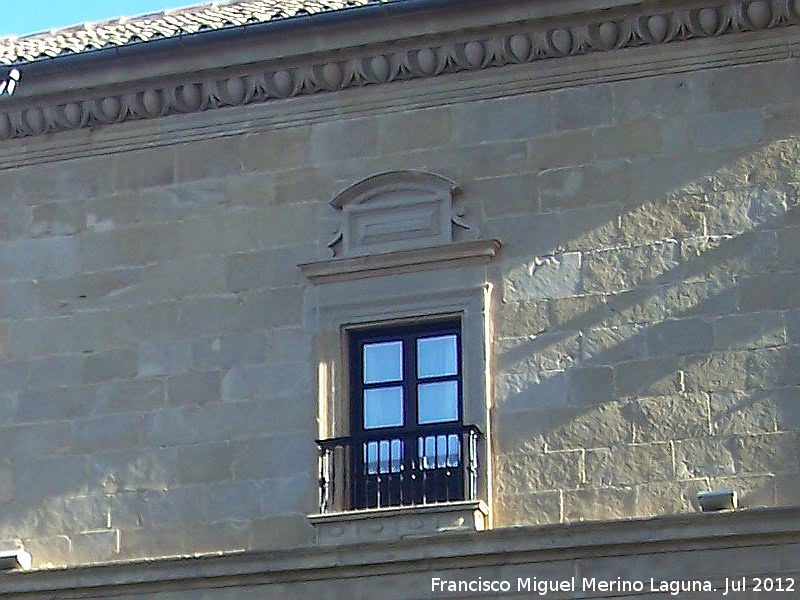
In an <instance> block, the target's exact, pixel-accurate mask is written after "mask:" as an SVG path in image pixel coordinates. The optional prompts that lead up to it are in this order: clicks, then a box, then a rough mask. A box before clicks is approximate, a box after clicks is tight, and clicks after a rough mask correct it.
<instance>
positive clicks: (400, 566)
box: [0, 507, 800, 599]
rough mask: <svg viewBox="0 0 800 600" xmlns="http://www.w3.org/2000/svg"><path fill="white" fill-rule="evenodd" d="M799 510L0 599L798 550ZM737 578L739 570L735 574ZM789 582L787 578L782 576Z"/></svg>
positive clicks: (371, 547)
mask: <svg viewBox="0 0 800 600" xmlns="http://www.w3.org/2000/svg"><path fill="white" fill-rule="evenodd" d="M799 524H800V508H798V507H783V508H761V509H750V510H739V511H732V512H727V511H726V512H722V513H694V514H681V515H670V516H664V517H654V518H650V519H631V520H624V521H589V522H585V523H584V522H581V523H565V524H558V525H549V526H544V527H515V528H511V529H495V530H491V531H482V532H468V533H454V534H446V533H443V534H438V535H431V536H421V537H416V538H413V537H412V538H404V539H403V540H400V541H381V542H372V543H358V544H350V545H340V546H332V547H312V548H301V549H296V550H285V551H268V552H265V551H249V552H240V553H236V554H228V555H222V556H220V555H214V556H205V557H178V558H167V559H157V560H147V561H131V562H119V563H109V564H104V565H88V566H82V567H73V568H67V569H53V570H42V571H29V572H19V573H7V574H4V576H3V577H2V578H0V598H15V599H18V598H31V599H33V598H37V599H38V598H42V599H44V598H48V599H52V598H61V599H66V598H98V597H103V598H110V597H116V596H121V595H124V594H154V593H157V592H160V591H166V590H170V591H177V590H189V589H194V590H197V589H204V588H206V589H208V588H223V587H225V588H227V587H234V586H241V587H246V586H250V585H268V584H275V583H283V584H288V583H293V582H304V581H305V582H308V581H325V580H327V581H335V580H342V579H345V578H355V577H365V576H375V575H391V574H400V573H402V574H405V575H408V574H410V573H416V572H425V573H431V572H437V571H440V572H441V571H446V570H448V569H470V568H486V567H495V566H496V567H502V566H509V565H520V564H531V565H535V564H542V563H546V562H548V561H554V560H564V559H568V560H572V561H591V560H592V559H594V558H602V557H608V556H614V557H631V558H633V557H636V556H641V555H653V554H660V555H662V556H663V558H664V560H665V561H667V562H668V561H669V554H668V553H671V552H678V553H683V552H686V551H693V550H700V551H702V550H715V551H718V550H720V549H725V548H733V549H735V548H743V547H756V548H758V547H762V548H764V549H765V551H768V549H769V548H770V547H772V546H776V545H790V544H791V545H794V544H797V543H800V525H799ZM737 572H738V571H737ZM785 574H787V575H788V574H789V573H785Z"/></svg>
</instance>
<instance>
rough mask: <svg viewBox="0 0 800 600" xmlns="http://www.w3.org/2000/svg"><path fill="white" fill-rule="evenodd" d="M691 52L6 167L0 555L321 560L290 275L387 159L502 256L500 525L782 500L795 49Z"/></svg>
mask: <svg viewBox="0 0 800 600" xmlns="http://www.w3.org/2000/svg"><path fill="white" fill-rule="evenodd" d="M620 52H623V51H620ZM624 52H636V50H626V51H624ZM663 52H666V53H667V54H666V58H664V60H665V61H667V62H668V60H669V59H670V56H671V55H669V52H668V51H666V50H665V51H663ZM637 56H642V55H637ZM675 56H677V54H676V55H675ZM662 58H663V57H662ZM564 60H565V61H567V62H568V61H579V62H577V63H575V62H570V64H571V65H573V66H574V65H576V64H577V65H579V66H580V67H581V68H582V69H584V70H586V71H587V72H588V71H597V72H601V71H602V70H603V69H604V68H610V67H611V66H612V65H613V63H614V61H615V60H617V58H616V53H614V52H612V53H609V54H608V55H595V56H593V57H591V56H590V57H576V58H570V59H564ZM745 62H747V61H745ZM712 67H713V65H705V64H703V63H700V64H697V65H690V66H687V67H684V68H683V69H682V71H683V72H678V73H668V74H653V73H643V72H637V73H636V74H635V75H630V76H624V77H623V76H615V77H612V78H610V79H609V80H608V81H603V82H594V83H593V82H588V81H587V82H580V81H579V82H572V83H565V81H560V82H558V83H557V84H553V85H552V86H551V88H552V89H549V90H548V89H543V90H539V91H530V90H525V89H523V88H522V87H517V88H511V89H510V90H509V91H508V92H503V93H502V94H501V93H498V92H489V93H485V92H484V93H483V95H482V97H476V95H475V94H474V93H473V88H474V89H477V88H478V87H479V86H481V85H484V81H485V80H484V77H485V75H484V74H482V73H480V72H479V73H470V74H466V75H459V76H457V77H459V78H460V79H459V80H458V81H460V85H462V88H460V90H461V91H458V90H456V91H453V88H448V87H447V86H448V85H450V83H448V82H451V80H450V79H449V78H448V77H447V76H443V77H441V78H439V79H437V80H434V81H421V82H400V83H397V84H392V85H388V86H385V88H387V89H388V91H387V90H386V89H384V86H374V87H367V88H364V89H361V90H350V91H347V92H341V95H342V97H343V98H345V99H342V100H337V101H332V100H330V97H331V96H335V94H333V95H328V96H326V95H324V94H320V95H318V96H315V97H313V98H306V99H299V100H298V99H294V100H291V101H287V105H286V106H287V107H295V109H296V110H299V111H301V112H303V114H305V115H306V119H305V121H304V122H301V123H294V124H293V123H289V122H284V123H282V124H281V126H280V127H272V126H270V125H269V118H270V117H271V116H272V115H273V114H274V113H273V112H272V111H281V110H283V108H282V106H281V105H280V102H276V103H273V104H271V105H268V106H267V105H265V106H261V107H255V108H253V107H251V108H247V109H246V108H235V109H230V110H231V111H234V112H235V111H245V110H248V111H251V112H250V113H248V114H251V115H256V116H257V117H258V118H260V119H261V120H260V121H259V120H258V119H257V118H256V117H253V122H254V123H255V124H254V125H253V127H252V130H250V131H247V132H245V133H242V132H237V133H231V134H230V135H216V136H215V137H209V138H208V139H196V140H195V141H187V142H183V143H164V144H163V145H160V146H158V147H153V148H145V149H137V150H125V149H123V148H119V147H118V148H117V149H116V150H114V151H113V152H110V151H108V150H107V149H106V148H107V147H106V146H104V150H103V152H97V153H96V155H94V156H90V157H86V158H70V156H69V155H66V156H63V155H62V156H55V155H52V156H51V157H50V158H49V159H48V161H47V162H46V163H45V164H39V165H34V166H16V167H9V168H6V169H4V170H3V171H0V189H2V190H4V195H3V198H2V200H0V449H1V450H2V456H3V459H2V462H0V541H2V543H3V544H5V545H7V546H13V545H14V544H16V543H19V542H24V544H25V547H26V549H28V550H29V551H30V552H31V553H32V554H33V556H34V560H35V561H36V564H38V565H39V566H44V565H47V564H48V563H52V564H73V565H74V564H78V563H86V562H96V561H108V560H115V559H130V558H143V557H155V556H166V555H175V554H192V553H202V552H215V551H235V550H243V549H253V548H257V549H282V548H289V547H307V546H310V545H311V544H313V539H314V531H313V529H312V528H311V526H310V525H309V524H308V521H307V519H306V515H307V514H309V513H313V512H315V511H316V507H317V451H316V448H315V445H314V439H315V438H316V437H318V434H319V428H318V424H317V415H318V407H317V406H316V399H317V397H318V389H317V388H318V381H317V373H318V372H317V365H316V364H315V363H316V359H317V343H318V339H317V335H316V332H315V331H314V330H313V328H312V327H310V326H309V321H308V320H307V319H305V318H304V303H305V302H307V296H306V294H307V293H308V290H309V289H311V288H312V284H311V283H310V282H309V281H307V280H306V279H305V278H304V277H303V276H302V274H301V272H300V270H299V269H298V268H297V265H298V264H301V263H307V262H310V261H314V260H320V259H321V258H324V257H325V255H326V254H325V253H326V251H327V250H326V247H325V246H326V244H327V242H328V241H329V240H330V236H331V235H332V234H333V233H334V232H333V230H332V229H331V228H330V219H331V216H332V212H333V211H332V209H331V207H330V206H329V205H328V202H329V201H330V199H331V198H333V196H334V195H335V194H336V193H337V192H339V191H340V190H342V189H344V188H345V187H347V186H349V185H351V184H353V183H355V182H357V181H359V180H362V179H364V178H367V177H369V176H371V175H374V174H376V173H381V172H386V171H392V170H398V169H420V170H425V171H428V172H431V173H436V174H439V175H442V176H445V177H447V178H449V179H452V180H453V181H455V182H457V183H458V184H459V185H460V188H461V193H460V195H459V196H458V199H459V202H460V203H461V206H463V208H464V210H465V218H468V219H470V220H471V221H472V222H474V223H476V224H477V225H478V226H479V227H480V229H481V232H482V236H483V237H484V238H486V239H491V238H497V239H499V240H500V241H501V242H502V248H501V249H500V251H499V252H498V254H497V256H496V257H495V258H494V260H493V261H492V262H491V264H490V265H489V266H488V267H487V271H486V273H487V279H488V281H489V283H491V284H493V289H494V290H495V298H493V303H492V313H491V315H490V321H491V327H492V331H493V338H492V343H491V349H490V350H491V352H490V355H491V371H490V375H491V381H492V385H491V393H492V397H491V398H490V399H489V402H490V404H491V417H492V429H491V432H490V435H491V451H492V453H493V456H494V465H495V466H494V471H493V473H491V474H490V478H489V481H490V485H492V487H493V489H494V492H495V496H494V503H493V507H492V511H493V517H494V526H495V527H496V528H503V527H509V526H517V525H535V524H546V523H558V522H566V521H569V522H572V521H580V520H584V519H587V520H589V519H618V518H629V517H647V516H653V515H665V514H672V513H681V512H689V511H694V510H695V506H694V504H693V503H694V498H695V495H696V492H697V491H698V490H703V489H709V488H712V489H713V488H721V487H732V488H734V489H736V490H737V491H738V492H739V493H740V496H741V499H742V504H743V505H744V506H746V507H752V506H757V505H768V506H772V505H790V504H797V498H798V489H799V488H800V473H798V469H800V456H799V455H798V448H799V446H798V433H797V430H798V427H800V404H799V403H800V398H799V397H798V385H800V375H798V374H799V373H800V364H798V363H800V355H799V354H798V352H797V344H798V343H799V342H798V340H799V339H800V337H799V332H800V328H799V326H798V314H800V313H798V308H800V291H798V290H800V285H798V277H800V270H799V269H798V265H799V263H798V256H799V255H798V241H797V240H798V226H800V225H799V224H798V220H797V191H796V190H797V185H798V181H800V179H799V176H798V172H800V171H799V170H798V167H800V138H799V137H798V136H800V121H799V120H798V115H799V113H798V110H799V109H800V103H798V100H797V98H798V97H800V94H799V93H798V92H800V89H798V88H800V83H798V81H800V79H799V78H798V77H797V74H798V72H800V61H798V60H797V59H794V58H791V57H785V58H774V57H773V58H771V59H770V60H767V61H766V62H754V63H753V64H741V65H728V66H720V67H717V68H712ZM550 68H551V67H549V66H541V67H540V66H537V65H533V66H530V65H521V66H514V67H504V68H503V69H499V70H496V71H495V72H494V74H493V75H491V77H493V78H494V79H496V80H503V79H506V78H507V79H508V80H509V81H517V82H519V81H524V80H528V79H531V80H535V79H536V77H537V76H539V75H543V74H546V73H547V72H549V71H548V69H550ZM454 77H456V76H454ZM492 96H500V97H492ZM403 99H414V100H415V102H416V104H414V106H413V107H411V108H409V109H408V110H402V109H397V106H400V105H397V104H395V105H393V106H395V108H394V109H392V110H391V111H388V112H387V111H385V110H384V107H383V106H382V104H383V103H386V104H388V105H390V106H392V102H393V101H395V102H400V101H401V100H403ZM367 100H369V103H370V105H368V104H367ZM347 102H352V105H347ZM337 103H341V105H347V106H348V107H349V108H348V111H344V110H342V109H341V106H339V107H338V108H337V107H335V106H334V105H335V104H337ZM297 107H299V108H297ZM287 110H288V109H287ZM218 112H223V111H222V110H220V111H209V112H207V113H205V114H204V115H202V116H201V117H200V118H199V119H196V121H195V123H196V125H197V127H198V130H200V129H201V128H200V125H202V124H207V123H213V122H215V119H217V118H218V117H217V113H218ZM184 118H188V117H181V116H172V117H165V118H164V119H163V120H162V121H163V122H176V121H180V120H181V119H184ZM114 127H115V126H111V127H109V128H108V129H106V130H103V129H101V130H100V133H98V134H97V135H98V136H102V135H104V134H103V131H105V132H106V133H105V135H109V134H108V131H112V130H114ZM119 127H129V130H128V131H129V133H131V134H133V133H136V135H137V136H139V137H140V138H141V137H142V136H144V135H145V134H146V133H147V132H148V131H149V129H148V127H152V128H154V129H155V130H157V129H158V127H155V126H152V125H149V124H147V123H144V124H136V123H133V124H130V123H129V124H124V125H120V126H119ZM156 133H158V132H157V131H156ZM93 135H95V134H93V133H86V132H62V133H58V134H55V135H54V137H58V136H62V137H60V138H59V139H66V138H68V137H70V136H71V137H72V138H74V140H75V143H76V144H79V143H82V140H83V141H85V142H86V144H87V147H88V148H89V149H90V151H91V148H92V144H93V143H95V142H96V143H98V144H99V141H97V140H95V138H93V137H92V136H93ZM154 135H155V133H154ZM197 137H198V138H201V137H202V136H200V135H199V134H198V136H197ZM103 141H104V143H106V142H107V141H108V138H105V139H104V140H103ZM8 143H9V144H11V143H12V142H8ZM14 143H17V142H14ZM19 147H21V146H19V145H18V146H15V149H17V148H19ZM98 147H99V146H98ZM320 385H321V384H320Z"/></svg>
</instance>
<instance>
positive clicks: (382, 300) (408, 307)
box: [307, 266, 492, 538]
mask: <svg viewBox="0 0 800 600" xmlns="http://www.w3.org/2000/svg"><path fill="white" fill-rule="evenodd" d="M447 271H448V273H447V274H448V275H451V276H455V277H447V276H444V274H443V272H442V271H439V270H436V271H422V272H418V273H406V274H401V275H396V274H393V275H388V276H386V275H385V276H372V277H370V278H369V279H359V280H353V281H351V282H334V283H329V284H327V285H326V284H322V285H320V286H317V287H315V288H311V289H310V290H309V294H310V295H312V296H314V297H315V298H314V300H313V301H312V303H313V308H312V307H309V308H312V310H313V313H314V314H315V316H316V327H315V329H316V331H317V335H318V356H317V374H318V422H319V436H320V438H321V439H325V438H332V437H339V436H345V435H347V434H348V433H349V427H350V394H349V389H350V386H349V377H348V376H349V368H348V360H349V356H348V354H349V334H350V332H352V331H357V330H361V329H364V328H368V327H375V326H385V325H405V324H411V323H424V322H425V321H426V320H434V319H436V320H438V319H442V318H448V317H450V318H453V317H455V318H458V319H460V321H461V336H462V339H461V343H462V348H464V349H465V350H464V352H463V354H462V369H463V380H462V385H463V406H462V409H463V422H464V423H465V424H474V425H477V426H478V428H479V429H480V430H481V432H482V433H483V437H482V438H481V440H480V441H479V444H478V461H479V475H478V498H481V499H483V500H485V503H484V502H482V501H477V502H472V503H470V502H461V503H458V504H459V505H460V506H461V507H462V508H463V509H464V511H465V513H467V515H474V516H466V517H465V515H464V514H461V515H457V516H456V518H455V520H454V522H453V523H450V524H449V525H448V526H447V527H443V526H441V515H439V516H437V517H435V518H434V519H433V522H435V523H434V524H435V525H436V526H437V530H442V529H447V530H452V529H453V527H456V525H455V524H454V523H460V524H461V526H469V525H473V528H474V525H476V524H478V525H481V526H485V527H486V528H489V527H491V512H490V511H488V510H487V509H486V506H487V505H488V506H491V485H490V473H491V453H490V452H489V448H491V440H490V423H489V389H490V388H489V354H488V342H489V340H490V337H489V331H488V328H489V321H488V315H489V302H490V298H491V293H492V286H491V284H490V283H486V282H485V275H484V273H485V271H484V269H483V268H482V267H480V266H473V267H466V268H465V267H461V268H459V269H447ZM452 279H455V280H456V281H455V282H453V281H452ZM390 280H391V281H390ZM459 280H460V281H459ZM481 280H484V281H481ZM437 281H444V285H441V286H439V287H438V288H437V286H436V282H437ZM454 283H456V285H453V284H454ZM408 289H421V290H424V291H420V292H419V293H417V294H412V295H409V294H407V293H405V292H406V290H408ZM363 298H369V300H366V301H365V300H363ZM308 304H309V302H308V300H307V305H308ZM475 348H483V350H484V351H483V352H474V351H470V349H475ZM436 506H437V505H431V506H421V507H407V508H401V509H397V508H394V509H392V510H390V511H388V512H387V510H386V509H368V510H361V511H346V512H340V513H334V514H325V515H311V516H310V517H309V518H310V520H311V521H312V523H314V524H315V525H319V524H327V523H329V524H331V525H332V526H333V527H334V528H339V527H341V526H342V521H343V520H344V521H345V522H347V521H352V522H353V523H356V524H358V525H359V526H364V527H367V528H372V529H374V528H375V523H376V522H378V521H376V519H379V518H380V517H382V516H396V515H398V514H399V513H398V512H397V511H398V510H399V511H400V512H401V513H404V514H406V515H410V514H414V515H415V517H416V520H415V521H414V525H415V526H419V523H418V521H420V519H422V520H424V521H425V522H426V523H427V522H429V521H431V519H430V518H429V517H424V515H430V514H431V513H446V514H447V515H448V516H452V515H451V513H452V508H450V509H448V508H447V506H448V505H441V507H440V509H437V508H436ZM337 515H338V516H337ZM348 515H349V518H348ZM423 517H424V518H423ZM476 519H477V521H478V523H476V522H475V520H476ZM481 528H482V527H481ZM345 537H346V538H351V537H352V535H350V534H345Z"/></svg>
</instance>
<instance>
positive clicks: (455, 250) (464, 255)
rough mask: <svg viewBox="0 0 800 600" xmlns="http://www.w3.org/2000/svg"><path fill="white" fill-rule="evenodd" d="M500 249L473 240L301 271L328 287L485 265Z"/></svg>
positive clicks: (316, 265) (493, 243)
mask: <svg viewBox="0 0 800 600" xmlns="http://www.w3.org/2000/svg"><path fill="white" fill-rule="evenodd" d="M499 249H500V242H499V241H498V240H470V241H466V242H456V243H453V244H448V245H445V246H435V247H431V248H419V249H414V250H402V251H398V252H386V253H382V254H373V255H371V256H358V257H353V258H336V259H332V260H324V261H319V262H313V263H305V264H302V265H299V267H300V270H301V271H302V273H303V275H305V276H306V277H307V278H308V279H309V280H311V281H312V282H313V283H327V282H331V281H347V280H351V279H362V278H365V277H375V276H377V275H395V274H398V273H411V272H416V271H428V270H431V269H441V268H447V267H458V266H463V265H474V264H485V263H488V262H489V261H490V260H492V258H494V256H495V255H496V254H497V251H498V250H499Z"/></svg>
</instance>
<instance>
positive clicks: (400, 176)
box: [329, 171, 471, 257]
mask: <svg viewBox="0 0 800 600" xmlns="http://www.w3.org/2000/svg"><path fill="white" fill-rule="evenodd" d="M458 191H459V188H458V185H457V184H456V183H455V182H454V181H451V180H450V179H447V178H445V177H442V176H441V175H435V174H432V173H427V172H424V171H391V172H387V173H381V174H378V175H373V176H371V177H368V178H367V179H364V180H362V181H359V182H358V183H356V184H354V185H352V186H350V187H348V188H347V189H345V190H344V191H342V192H340V193H339V194H337V195H336V196H335V197H334V198H333V200H331V202H330V204H331V206H332V207H333V208H335V209H336V210H338V211H340V219H341V222H340V228H339V232H338V233H337V235H336V237H335V238H334V239H333V240H332V241H331V243H330V244H329V246H330V247H331V249H332V250H333V253H334V255H335V256H336V255H340V254H341V255H342V256H344V257H348V256H366V255H370V254H375V253H385V252H393V251H397V250H411V249H415V248H427V247H431V246H442V245H445V244H450V243H452V242H453V224H454V223H455V224H458V225H459V226H461V227H464V228H467V229H470V228H471V227H470V226H469V225H467V224H466V223H464V222H463V221H462V220H461V219H460V218H459V217H460V215H459V214H457V213H454V209H453V195H454V194H456V193H457V192H458Z"/></svg>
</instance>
